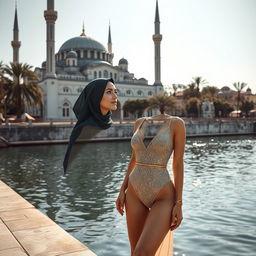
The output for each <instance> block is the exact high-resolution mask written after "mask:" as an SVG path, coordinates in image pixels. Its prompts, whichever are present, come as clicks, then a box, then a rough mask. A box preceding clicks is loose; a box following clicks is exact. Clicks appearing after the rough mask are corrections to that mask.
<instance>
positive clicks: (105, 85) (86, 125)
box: [63, 78, 117, 174]
mask: <svg viewBox="0 0 256 256" xmlns="http://www.w3.org/2000/svg"><path fill="white" fill-rule="evenodd" d="M116 109H117V89H116V87H115V85H114V80H113V79H112V78H111V79H95V80H93V81H92V82H90V83H89V84H88V85H87V86H86V87H85V88H84V90H83V91H82V92H81V94H80V96H79V97H78V99H77V101H76V103H75V105H74V108H73V110H74V113H75V115H76V117H77V122H76V125H75V127H74V128H73V130H72V133H71V136H70V139H69V144H68V148H67V152H66V154H65V158H64V162H63V168H64V174H65V173H66V171H67V168H68V165H70V162H71V161H72V160H73V158H74V156H75V154H76V153H77V150H75V148H74V147H73V146H74V144H75V142H76V140H77V139H89V138H91V137H93V136H95V135H96V133H98V132H99V131H100V130H102V129H108V128H109V127H110V126H111V124H112V120H111V114H112V112H111V111H112V110H116ZM80 148H81V147H79V149H80Z"/></svg>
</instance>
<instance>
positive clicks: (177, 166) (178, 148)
mask: <svg viewBox="0 0 256 256" xmlns="http://www.w3.org/2000/svg"><path fill="white" fill-rule="evenodd" d="M174 122H175V124H174V125H173V126H172V127H173V128H174V140H173V142H174V147H173V150H174V154H173V161H172V169H173V176H174V186H175V196H176V197H175V202H177V201H178V202H180V201H181V200H182V191H183V177H184V164H183V162H184V161H183V156H184V151H185V142H186V129H185V124H184V121H183V120H182V119H180V118H177V119H176V120H175V121H174Z"/></svg>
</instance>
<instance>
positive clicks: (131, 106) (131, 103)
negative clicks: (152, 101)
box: [123, 99, 149, 117]
mask: <svg viewBox="0 0 256 256" xmlns="http://www.w3.org/2000/svg"><path fill="white" fill-rule="evenodd" d="M148 105H149V103H148V100H147V99H136V100H127V101H126V102H125V103H124V105H123V110H124V111H126V112H129V113H131V114H135V113H137V114H138V117H141V116H142V114H143V112H144V111H145V109H146V108H147V107H148Z"/></svg>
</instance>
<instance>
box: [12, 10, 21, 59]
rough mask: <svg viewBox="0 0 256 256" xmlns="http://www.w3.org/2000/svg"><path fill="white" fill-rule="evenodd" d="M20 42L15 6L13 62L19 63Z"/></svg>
mask: <svg viewBox="0 0 256 256" xmlns="http://www.w3.org/2000/svg"><path fill="white" fill-rule="evenodd" d="M20 44H21V43H20V41H19V26H18V15H17V5H15V16H14V25H13V41H12V47H13V62H14V63H18V62H19V48H20Z"/></svg>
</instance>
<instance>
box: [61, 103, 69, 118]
mask: <svg viewBox="0 0 256 256" xmlns="http://www.w3.org/2000/svg"><path fill="white" fill-rule="evenodd" d="M62 116H63V117H69V104H68V103H67V102H65V103H64V104H63V106H62Z"/></svg>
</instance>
